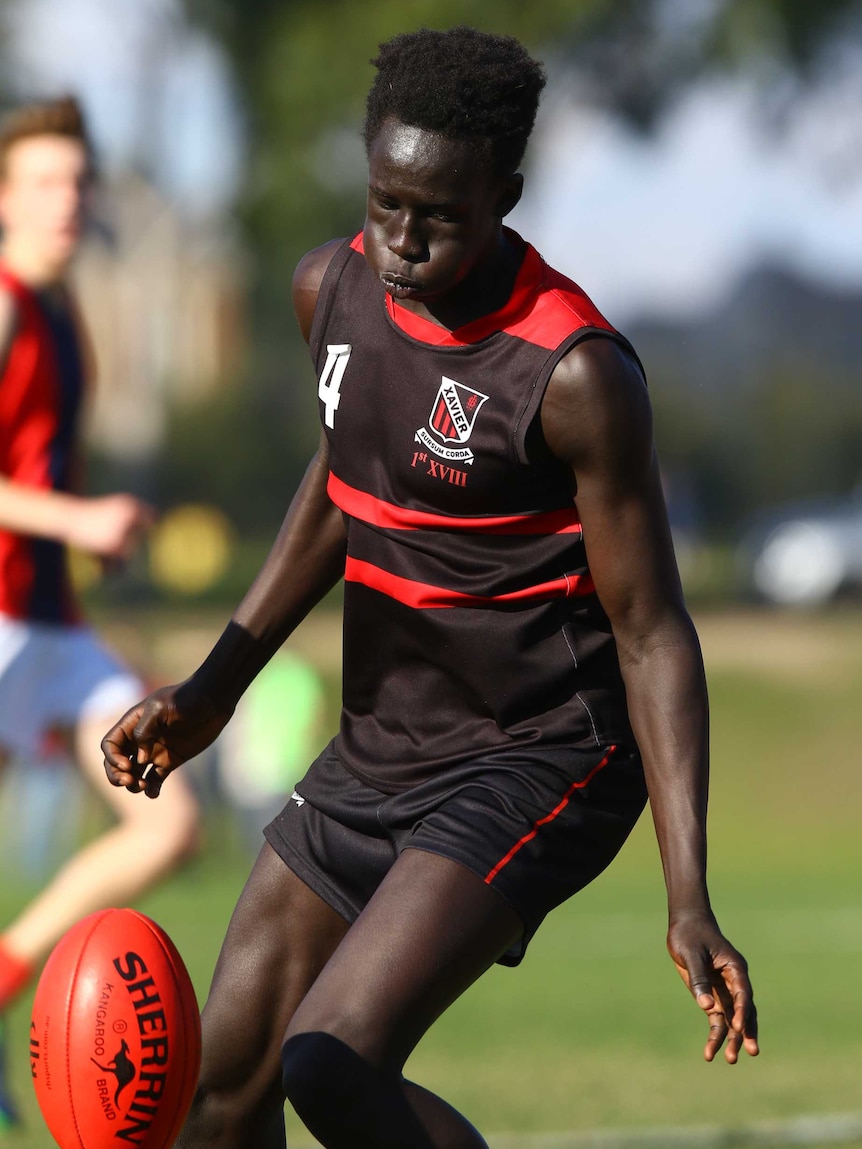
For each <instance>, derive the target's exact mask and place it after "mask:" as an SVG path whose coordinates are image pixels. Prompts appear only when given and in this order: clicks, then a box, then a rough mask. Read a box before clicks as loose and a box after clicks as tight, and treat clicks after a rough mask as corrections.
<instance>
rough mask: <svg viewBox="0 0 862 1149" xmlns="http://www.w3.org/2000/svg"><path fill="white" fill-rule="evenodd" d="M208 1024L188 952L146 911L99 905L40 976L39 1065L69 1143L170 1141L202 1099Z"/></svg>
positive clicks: (35, 1054) (43, 1099)
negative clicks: (198, 1096) (198, 1092)
mask: <svg viewBox="0 0 862 1149" xmlns="http://www.w3.org/2000/svg"><path fill="white" fill-rule="evenodd" d="M200 1058H201V1024H200V1015H199V1013H198V1007H197V1001H196V999H195V993H194V989H193V988H192V983H191V981H190V980H189V975H188V973H187V971H186V967H185V966H184V965H183V960H182V958H181V957H180V955H179V953H178V952H177V950H176V947H175V946H174V944H173V942H172V941H171V939H170V938H169V937H168V935H167V934H166V933H165V931H164V930H163V929H161V928H160V927H159V926H157V925H156V923H155V922H154V921H151V920H150V919H149V918H148V917H145V916H144V914H139V913H138V912H137V911H136V910H99V911H98V912H97V913H95V914H90V915H89V916H88V917H86V918H83V919H82V920H81V921H80V922H78V923H77V925H75V926H73V927H72V929H70V930H69V932H68V933H67V934H66V935H65V936H64V937H63V938H62V939H61V940H60V941H59V942H58V944H57V946H56V948H55V949H54V952H53V953H52V954H51V956H50V957H49V958H48V962H47V964H46V966H45V969H44V971H43V973H42V976H41V978H40V979H39V985H38V987H37V989H36V999H35V1001H34V1002H33V1019H32V1021H31V1023H30V1070H31V1072H32V1075H33V1083H34V1085H35V1087H36V1097H37V1099H38V1101H39V1108H40V1109H41V1110H42V1116H43V1117H44V1118H45V1121H46V1122H47V1125H48V1128H49V1129H50V1130H51V1133H52V1134H53V1136H54V1139H55V1140H56V1142H57V1144H58V1145H59V1146H60V1149H108V1147H109V1146H110V1147H111V1149H128V1147H129V1146H135V1147H137V1149H168V1147H169V1146H170V1145H172V1144H173V1142H174V1140H175V1139H176V1137H177V1134H178V1133H179V1131H180V1128H181V1126H182V1123H183V1121H184V1120H185V1116H186V1114H187V1112H188V1109H189V1106H190V1105H191V1101H192V1095H193V1093H194V1090H195V1085H196V1084H197V1078H198V1071H199V1069H200Z"/></svg>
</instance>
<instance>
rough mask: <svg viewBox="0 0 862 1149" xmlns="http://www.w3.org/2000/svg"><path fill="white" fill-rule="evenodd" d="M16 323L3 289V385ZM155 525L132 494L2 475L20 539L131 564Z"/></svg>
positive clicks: (4, 522) (5, 509)
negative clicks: (98, 493)
mask: <svg viewBox="0 0 862 1149" xmlns="http://www.w3.org/2000/svg"><path fill="white" fill-rule="evenodd" d="M16 324H17V314H16V309H15V302H14V300H13V298H12V296H11V295H9V293H8V292H5V291H3V290H2V288H0V386H2V380H3V374H4V372H5V370H6V365H7V363H8V359H9V353H10V351H11V347H12V341H13V339H14V337H15V329H16ZM153 520H154V515H153V512H152V510H151V509H150V508H149V507H147V506H145V504H143V503H142V502H140V500H138V499H136V498H134V497H133V496H132V495H126V494H117V495H107V496H105V497H103V498H96V499H86V498H82V497H80V496H78V495H73V494H67V493H66V492H65V491H53V490H44V489H42V488H38V487H31V486H28V485H26V484H24V483H18V482H14V481H13V480H11V479H9V478H8V477H6V476H5V475H0V527H2V528H4V529H5V530H7V531H14V532H15V533H16V534H21V535H29V536H34V537H36V538H43V539H54V540H56V541H57V542H60V543H66V544H68V545H69V546H75V547H79V548H80V549H81V550H85V551H89V552H90V553H92V554H96V555H100V556H101V557H103V558H106V559H126V558H129V557H130V556H131V554H132V552H133V551H134V549H135V547H136V546H137V544H138V542H139V541H140V539H141V537H142V535H143V534H144V533H145V532H146V531H147V530H148V529H149V527H150V526H151V525H152V523H153Z"/></svg>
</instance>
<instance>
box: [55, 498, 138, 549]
mask: <svg viewBox="0 0 862 1149" xmlns="http://www.w3.org/2000/svg"><path fill="white" fill-rule="evenodd" d="M155 521H156V512H155V510H154V509H153V507H151V506H149V505H148V504H147V503H143V502H141V500H140V499H136V498H135V496H134V495H126V494H117V495H104V496H102V497H101V498H96V499H80V500H78V502H77V507H76V509H75V513H74V514H73V515H72V516H71V517H70V519H69V525H68V537H67V540H66V541H67V542H68V543H70V544H71V545H72V546H74V547H78V548H79V550H82V551H87V553H88V554H93V555H97V556H98V557H99V558H102V559H106V560H107V561H108V562H126V561H127V560H128V559H130V558H131V557H132V555H133V554H134V552H135V551H136V550H137V548H138V546H139V545H140V543H141V540H142V539H143V538H144V536H145V535H146V534H147V532H148V531H149V530H150V528H151V527H152V526H153V525H154V523H155Z"/></svg>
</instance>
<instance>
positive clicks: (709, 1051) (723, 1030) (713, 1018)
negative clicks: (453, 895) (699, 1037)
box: [703, 1009, 728, 1061]
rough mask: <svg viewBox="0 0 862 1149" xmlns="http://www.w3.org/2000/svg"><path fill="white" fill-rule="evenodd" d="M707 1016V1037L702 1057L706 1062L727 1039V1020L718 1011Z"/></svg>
mask: <svg viewBox="0 0 862 1149" xmlns="http://www.w3.org/2000/svg"><path fill="white" fill-rule="evenodd" d="M707 1016H708V1017H709V1036H708V1037H707V1039H706V1045H705V1046H704V1049H703V1056H704V1058H705V1060H706V1061H712V1059H713V1058H714V1057H715V1055H716V1053H718V1051H719V1049H721V1047H722V1045H723V1044H724V1040H725V1038H726V1037H727V1032H728V1029H727V1018H726V1017H725V1016H724V1014H723V1013H722V1011H721V1010H720V1009H713V1010H711V1011H710V1012H709V1013H708V1014H707Z"/></svg>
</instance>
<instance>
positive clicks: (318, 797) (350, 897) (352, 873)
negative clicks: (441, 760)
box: [264, 743, 647, 965]
mask: <svg viewBox="0 0 862 1149" xmlns="http://www.w3.org/2000/svg"><path fill="white" fill-rule="evenodd" d="M646 797H647V795H646V785H645V783H644V776H643V769H642V767H641V762H640V758H639V756H638V754H637V753H636V752H633V751H632V750H631V749H628V748H626V749H623V748H617V749H614V748H610V749H604V750H586V751H584V750H565V749H561V748H558V747H554V748H552V749H548V748H547V747H545V748H541V747H529V746H527V747H523V748H521V749H519V750H518V751H517V752H516V751H507V752H506V753H505V754H495V755H491V756H488V757H484V758H481V759H472V760H470V761H469V762H465V763H463V764H461V765H458V766H455V767H452V768H451V769H449V770H447V771H446V772H445V774H443V775H441V776H440V777H439V778H435V779H433V780H431V781H428V782H423V783H421V784H419V785H417V786H414V787H413V788H412V789H410V790H406V791H403V792H401V793H398V794H384V793H381V791H379V790H375V789H374V788H373V787H371V786H368V785H367V784H366V783H365V782H360V781H359V779H357V778H355V777H354V776H353V775H352V774H350V773H348V771H347V770H346V769H345V768H344V766H342V764H341V762H340V760H339V758H338V756H337V754H336V752H335V750H334V744H333V743H330V744H329V746H327V748H326V749H325V750H324V751H323V753H322V754H321V755H320V757H319V758H318V759H317V761H316V762H314V763H313V765H312V766H311V768H310V770H309V771H308V773H307V774H306V776H305V777H304V778H303V780H302V781H301V782H299V783H297V786H296V790H295V791H294V794H293V797H292V798H291V799H290V800H289V801H288V803H287V805H286V806H285V807H284V809H283V810H282V811H281V813H280V814H279V815H278V817H277V818H275V819H274V820H273V821H272V822H271V823H270V824H269V825H268V826H267V827H266V829H265V830H264V834H265V836H266V839H267V841H268V842H269V844H270V845H271V846H272V848H273V849H274V850H275V852H276V853H277V854H278V855H279V857H281V858H282V860H283V861H284V862H285V863H286V864H287V865H288V866H289V867H290V869H291V870H293V871H294V873H296V874H297V875H298V876H299V877H300V878H302V880H303V881H304V882H305V883H306V884H307V885H309V886H310V887H311V888H312V889H313V890H314V891H315V893H317V894H318V895H319V896H320V897H321V898H323V900H324V901H325V902H327V904H328V905H330V906H332V908H333V909H334V910H335V911H336V912H337V913H339V914H341V916H342V917H344V918H345V919H346V920H347V921H349V922H352V921H355V919H356V918H357V917H358V916H359V914H360V912H361V910H362V909H363V907H364V906H365V904H366V903H367V902H368V901H369V900H370V898H371V896H372V895H373V893H374V891H375V890H376V889H377V887H378V885H379V884H380V882H381V881H382V880H383V878H384V877H385V876H386V873H387V871H388V870H389V868H390V866H392V864H393V863H394V862H395V861H396V859H397V858H398V855H399V854H400V853H401V851H402V850H405V849H416V850H426V851H428V852H429V853H432V854H440V855H442V856H443V857H445V858H451V859H452V860H453V861H456V862H460V864H461V865H462V866H466V867H467V869H468V870H472V871H473V873H474V874H478V875H479V877H481V878H482V879H483V880H484V881H485V882H487V884H488V885H489V886H492V887H493V888H494V889H495V890H496V891H497V892H498V893H499V894H500V895H501V896H502V897H503V898H505V900H506V901H507V902H508V903H509V905H510V906H511V907H512V908H513V909H514V910H515V912H516V913H517V914H518V915H519V917H520V918H521V920H522V921H523V923H524V934H523V937H522V938H521V940H520V941H519V942H518V943H517V944H516V945H515V946H513V947H512V949H511V950H510V951H509V952H508V953H507V954H505V955H504V956H503V957H502V958H501V959H500V961H501V963H502V964H503V965H517V964H518V962H520V960H521V958H522V957H523V956H524V952H525V950H526V948H527V943H528V942H529V941H530V938H531V937H532V936H533V934H534V933H535V932H536V930H537V929H538V927H539V925H540V924H541V922H542V919H543V918H544V917H545V915H546V914H547V913H548V912H549V911H550V910H552V909H553V908H554V906H558V905H559V904H560V903H561V902H564V901H565V900H566V899H567V898H569V897H571V896H572V894H574V893H577V891H578V890H581V889H583V887H584V886H586V885H587V884H588V883H589V882H591V881H592V880H593V878H595V877H597V876H598V875H599V874H600V873H601V872H602V870H604V869H605V867H606V866H607V865H608V864H609V863H610V862H611V861H612V860H613V858H614V857H615V855H616V854H617V852H618V850H619V849H620V847H621V846H622V844H623V842H624V841H625V840H626V838H627V837H628V835H629V833H630V832H631V830H632V827H633V826H634V824H635V822H636V821H637V819H638V816H639V815H640V813H641V811H642V810H643V807H644V804H645V802H646Z"/></svg>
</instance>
